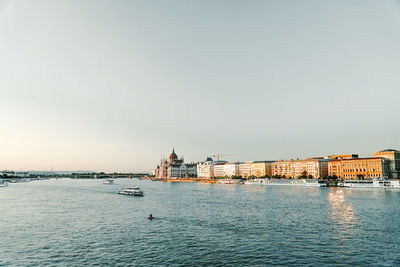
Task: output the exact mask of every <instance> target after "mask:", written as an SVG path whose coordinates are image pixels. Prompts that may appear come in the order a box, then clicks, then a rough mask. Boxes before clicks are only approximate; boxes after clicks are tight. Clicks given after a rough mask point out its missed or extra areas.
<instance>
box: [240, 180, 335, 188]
mask: <svg viewBox="0 0 400 267" xmlns="http://www.w3.org/2000/svg"><path fill="white" fill-rule="evenodd" d="M244 183H245V184H258V185H280V186H306V187H326V186H328V184H327V183H326V181H325V180H315V179H252V180H247V181H246V182H244Z"/></svg>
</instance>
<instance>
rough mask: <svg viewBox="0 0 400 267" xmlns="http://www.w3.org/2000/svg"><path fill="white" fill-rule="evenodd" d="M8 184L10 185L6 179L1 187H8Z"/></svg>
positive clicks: (0, 184) (1, 183)
mask: <svg viewBox="0 0 400 267" xmlns="http://www.w3.org/2000/svg"><path fill="white" fill-rule="evenodd" d="M6 186H8V183H7V182H6V181H1V182H0V187H6Z"/></svg>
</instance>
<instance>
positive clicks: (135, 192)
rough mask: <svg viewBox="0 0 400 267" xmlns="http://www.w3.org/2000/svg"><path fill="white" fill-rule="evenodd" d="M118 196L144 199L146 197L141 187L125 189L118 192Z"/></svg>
mask: <svg viewBox="0 0 400 267" xmlns="http://www.w3.org/2000/svg"><path fill="white" fill-rule="evenodd" d="M118 194H121V195H128V196H135V197H142V196H144V194H143V191H142V190H140V188H139V187H125V188H122V189H121V190H119V191H118Z"/></svg>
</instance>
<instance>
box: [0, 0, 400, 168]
mask: <svg viewBox="0 0 400 267" xmlns="http://www.w3.org/2000/svg"><path fill="white" fill-rule="evenodd" d="M399 26H400V2H399V1H384V2H382V1H353V2H345V1H324V2H320V1H301V2H295V3H293V2H286V1H252V2H249V3H247V2H240V1H237V2H236V1H234V2H232V1H218V2H213V1H199V2H187V1H129V2H127V1H113V2H98V1H85V2H81V1H57V2H54V1H34V2H31V1H1V0H0V58H1V59H2V60H1V61H0V71H1V73H2V77H1V79H0V97H1V99H2V104H1V105H0V114H1V116H0V123H1V124H2V126H3V127H2V131H1V135H0V136H1V138H0V166H2V167H3V166H7V168H8V169H13V170H49V169H50V168H51V167H53V168H54V170H66V171H67V170H92V171H121V172H122V171H126V172H143V171H148V172H150V171H152V170H153V169H154V164H155V163H156V162H158V161H159V159H160V157H162V156H163V154H164V155H168V152H169V151H170V150H171V149H172V147H173V146H174V147H175V149H176V150H177V151H178V152H179V153H178V154H180V155H181V154H183V155H185V160H186V161H188V162H190V161H201V160H204V159H205V157H206V156H207V155H212V154H216V153H221V154H233V155H235V156H232V157H230V158H227V159H226V160H228V161H245V160H264V159H265V160H269V159H275V160H277V159H290V158H306V157H313V156H320V155H330V154H347V153H357V154H359V155H360V156H368V155H372V154H373V153H374V152H376V151H380V150H383V149H387V148H393V149H400V140H399V136H400V121H399V118H398V116H397V114H398V112H397V109H398V108H397V106H398V105H397V104H398V100H399V99H400V90H399V89H400V77H399V75H398V70H399V69H400V48H399V47H400V27H399Z"/></svg>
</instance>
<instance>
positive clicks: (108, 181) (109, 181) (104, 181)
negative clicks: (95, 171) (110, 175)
mask: <svg viewBox="0 0 400 267" xmlns="http://www.w3.org/2000/svg"><path fill="white" fill-rule="evenodd" d="M103 184H114V180H113V179H105V180H103Z"/></svg>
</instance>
